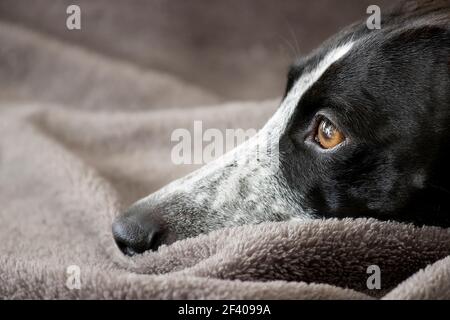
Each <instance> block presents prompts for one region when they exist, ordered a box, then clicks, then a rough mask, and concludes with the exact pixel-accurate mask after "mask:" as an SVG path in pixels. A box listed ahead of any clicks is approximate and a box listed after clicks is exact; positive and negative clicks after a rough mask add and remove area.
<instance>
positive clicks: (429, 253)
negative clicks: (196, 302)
mask: <svg viewBox="0 0 450 320" xmlns="http://www.w3.org/2000/svg"><path fill="white" fill-rule="evenodd" d="M0 38H1V43H2V46H1V47H0V61H1V64H0V66H1V67H0V73H1V77H0V79H1V82H0V84H1V85H0V93H1V96H0V98H1V99H0V204H1V206H0V208H1V209H0V297H1V298H7V299H11V298H39V299H50V298H81V299H91V298H150V299H166V298H172V299H183V298H189V299H197V298H213V299H371V298H383V299H439V298H443V299H444V298H445V299H450V258H449V257H448V255H449V254H450V230H449V229H440V228H434V227H423V228H417V227H413V226H411V225H404V224H400V223H393V222H378V221H376V220H371V219H369V220H366V219H359V220H351V219H344V220H323V221H322V220H317V221H310V222H293V221H292V222H283V223H264V224H261V225H257V226H243V227H238V228H233V229H224V230H217V231H215V232H213V233H211V234H208V235H201V236H199V237H197V238H194V239H187V240H183V241H179V242H176V243H174V244H172V245H171V246H163V247H161V248H160V249H159V251H158V252H150V253H146V254H144V255H141V256H136V257H134V258H128V257H125V256H123V255H122V254H121V252H120V251H119V250H118V248H117V247H116V245H115V243H114V241H113V239H112V235H111V223H112V220H113V219H114V217H115V216H116V215H118V214H119V213H120V211H121V210H123V209H124V208H125V207H126V206H128V205H129V204H131V203H132V202H133V201H135V200H137V199H139V198H140V197H142V196H145V195H147V194H148V193H150V192H152V191H154V190H156V189H158V188H159V187H161V186H163V185H164V184H165V183H167V182H169V181H170V180H172V179H175V178H176V177H180V176H182V175H183V174H185V173H187V172H189V171H191V170H193V169H194V168H193V167H190V166H175V165H174V164H172V162H171V161H170V151H171V148H172V147H173V144H172V143H171V141H170V134H171V132H172V131H173V130H174V129H176V128H190V129H192V126H193V122H194V121H195V120H199V119H202V120H203V121H204V127H205V128H206V127H214V128H222V129H223V128H233V127H236V128H251V127H252V128H259V127H260V126H261V125H262V124H263V123H264V122H265V121H266V120H267V119H268V117H269V116H270V114H272V113H273V111H274V110H275V109H276V107H277V103H278V102H277V101H276V100H273V101H264V102H246V103H243V102H234V103H229V104H216V98H215V96H214V94H211V93H209V92H207V91H206V90H204V89H202V88H196V87H194V86H191V85H188V84H186V83H184V82H183V81H181V80H179V79H176V78H173V77H171V76H169V75H163V74H161V73H160V72H154V71H152V70H149V69H147V70H145V72H144V71H140V70H137V69H134V68H133V67H132V66H129V65H126V64H123V63H121V62H118V61H115V60H113V59H103V58H101V57H99V56H97V55H96V54H95V53H92V52H89V51H84V50H82V49H79V48H76V47H73V48H72V47H70V46H62V45H61V44H59V43H58V42H57V41H54V40H53V39H47V38H45V37H43V36H42V35H37V34H34V33H33V32H29V31H26V30H23V29H21V28H18V27H16V26H12V25H8V24H2V25H1V28H0ZM41 38H42V39H41ZM18 66H20V68H18ZM64 75H65V76H64ZM8 79H9V80H8ZM64 79H67V82H66V81H65V80H64ZM68 83H69V84H70V85H68ZM132 83H133V84H139V85H131V84H132ZM117 86H119V87H121V88H123V86H128V88H129V95H127V96H121V95H119V94H117V91H116V90H115V88H116V87H117ZM147 89H148V90H147ZM120 99H122V100H120ZM178 103H179V105H178ZM143 105H147V108H145V109H144V108H141V107H142V106H143ZM121 106H122V107H121ZM125 106H127V107H125ZM138 109H139V111H136V110H138ZM133 110H134V111H133ZM446 257H447V258H446ZM72 265H76V266H78V267H79V268H80V272H81V273H80V276H81V278H80V279H81V287H80V289H69V288H68V287H67V286H66V283H67V280H68V277H69V274H68V273H67V268H68V267H69V266H72ZM370 265H377V266H379V267H380V270H381V290H369V289H368V288H367V284H366V282H367V279H368V277H369V276H370V274H368V273H367V268H368V267H369V266H370Z"/></svg>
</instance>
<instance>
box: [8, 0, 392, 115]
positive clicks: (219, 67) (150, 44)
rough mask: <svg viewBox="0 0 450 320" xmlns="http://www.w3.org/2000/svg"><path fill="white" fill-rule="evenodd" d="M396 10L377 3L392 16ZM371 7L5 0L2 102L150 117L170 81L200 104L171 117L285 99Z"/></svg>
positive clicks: (176, 100) (251, 1)
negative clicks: (291, 72)
mask: <svg viewBox="0 0 450 320" xmlns="http://www.w3.org/2000/svg"><path fill="white" fill-rule="evenodd" d="M388 3H389V1H387V0H377V1H376V4H377V5H379V6H380V7H381V8H382V10H383V8H385V7H386V5H387V4H388ZM70 4H77V5H79V6H80V7H81V25H82V29H81V30H73V31H69V30H68V29H67V28H66V23H65V22H66V18H67V14H66V8H67V6H69V5H70ZM370 4H374V2H373V1H372V0H339V1H337V0H283V1H274V0H246V1H242V0H226V1H224V0H208V1H206V0H189V1H182V0H114V1H110V0H77V1H73V0H70V1H67V0H58V1H55V0H33V1H32V2H30V1H28V0H0V23H1V24H0V43H1V44H2V45H1V47H0V88H1V89H0V97H1V98H3V99H27V98H30V97H32V98H33V99H35V100H44V101H46V102H48V101H50V102H63V103H65V104H71V105H73V106H75V107H77V108H89V106H90V105H94V104H95V105H98V104H101V102H102V101H107V102H108V104H109V108H114V104H117V105H119V104H121V105H122V107H123V106H124V105H127V106H129V108H131V109H142V108H146V105H147V101H146V96H148V95H150V94H152V95H154V94H158V92H162V91H164V90H165V89H164V88H165V84H164V81H166V82H167V81H168V82H170V81H177V82H178V83H182V84H183V85H185V86H186V88H187V89H189V90H190V92H191V93H192V95H193V96H194V97H190V98H189V99H187V100H186V101H185V100H183V91H180V92H179V93H178V94H177V93H173V94H172V98H167V97H165V98H164V99H163V98H161V99H162V101H161V103H160V105H161V106H165V107H171V106H174V105H190V104H195V103H200V104H211V103H216V102H222V101H229V100H260V99H266V98H270V97H276V96H279V95H281V94H282V91H283V87H284V85H285V76H286V70H287V67H288V65H289V64H290V63H291V62H292V61H293V60H294V58H295V57H296V56H298V55H301V54H305V53H308V52H309V51H310V50H311V49H313V48H314V47H316V46H318V45H319V44H320V43H321V42H322V41H323V40H325V39H326V38H327V37H329V36H331V35H332V34H334V33H335V32H337V31H338V30H339V29H340V28H342V27H344V26H346V25H347V24H349V23H351V22H354V21H355V20H358V19H362V18H364V17H366V16H367V15H366V8H367V6H368V5H370ZM68 47H69V49H70V50H69V49H68ZM37 57H39V58H37ZM146 70H152V72H153V73H152V74H153V75H154V72H160V73H161V74H160V75H165V77H162V80H161V81H160V82H159V85H160V87H158V88H155V86H153V87H152V88H146V83H147V82H148V79H147V78H148V77H149V75H148V74H146ZM146 79H147V80H146ZM49 88H51V89H49ZM94 88H95V91H93V90H94ZM146 90H148V93H147V94H146ZM158 90H159V91H158ZM80 92H83V93H84V94H83V95H82V96H80ZM162 96H163V95H162ZM189 96H191V95H189ZM93 101H94V102H93ZM111 101H113V102H111ZM151 101H152V104H154V98H152V99H151Z"/></svg>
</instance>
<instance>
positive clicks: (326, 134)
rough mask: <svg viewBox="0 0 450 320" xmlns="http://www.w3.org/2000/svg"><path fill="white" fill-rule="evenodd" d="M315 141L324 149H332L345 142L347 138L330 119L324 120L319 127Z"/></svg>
mask: <svg viewBox="0 0 450 320" xmlns="http://www.w3.org/2000/svg"><path fill="white" fill-rule="evenodd" d="M315 140H316V141H317V143H318V144H320V146H321V147H322V148H324V149H332V148H334V147H336V146H337V145H339V144H341V143H342V142H343V141H344V140H345V136H344V135H343V134H342V132H341V131H339V130H338V129H337V128H336V127H335V125H334V124H332V123H331V121H329V120H328V119H322V120H321V121H320V122H319V126H318V127H317V133H316V136H315Z"/></svg>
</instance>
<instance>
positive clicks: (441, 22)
mask: <svg viewBox="0 0 450 320" xmlns="http://www.w3.org/2000/svg"><path fill="white" fill-rule="evenodd" d="M382 19H383V20H382V27H381V29H379V30H369V29H368V28H367V26H366V23H365V21H363V22H359V23H355V24H353V25H351V26H349V27H347V28H345V29H344V30H342V31H341V32H340V33H338V34H337V35H335V36H334V37H332V38H331V39H329V40H327V41H326V42H325V43H324V44H323V45H322V46H321V47H319V48H318V49H316V50H315V51H313V52H312V53H311V54H310V55H309V56H306V57H303V58H300V59H299V60H298V61H296V62H295V63H294V64H293V65H292V67H291V68H290V71H289V73H288V77H287V78H288V79H287V85H286V91H285V94H284V97H283V99H282V102H281V105H280V107H279V108H278V110H277V111H276V112H275V113H274V115H273V117H272V118H271V119H270V120H269V121H268V122H267V124H266V125H265V126H264V127H263V129H262V130H261V131H260V132H259V133H258V134H256V135H255V136H253V137H252V138H251V139H249V140H248V141H246V142H245V143H244V144H242V145H240V146H238V147H237V148H236V149H234V150H232V151H231V152H230V153H227V154H225V155H224V156H223V157H222V158H220V159H218V160H216V161H213V162H211V163H208V164H207V165H205V166H204V167H202V168H200V169H199V170H197V171H195V172H193V173H191V174H189V175H188V176H186V177H184V178H182V179H179V180H176V181H174V182H172V183H170V184H169V185H167V186H166V187H163V188H162V189H161V190H159V191H157V192H156V193H154V194H151V195H150V196H148V197H146V198H143V199H141V200H139V201H137V202H136V203H135V204H134V205H132V206H131V207H130V208H129V209H128V210H126V211H125V212H124V213H123V214H121V215H120V216H119V217H118V218H116V220H115V221H114V223H113V226H112V232H113V236H114V238H115V241H116V243H117V245H118V247H119V248H120V249H121V250H122V252H123V253H124V254H126V255H130V256H131V255H134V254H139V253H142V252H145V251H147V250H157V248H158V247H159V246H161V245H162V244H170V243H172V242H174V241H176V240H179V239H183V238H187V237H193V236H197V235H199V234H202V233H207V232H210V231H212V230H216V229H219V228H224V227H232V226H239V225H244V224H257V223H261V222H265V221H287V220H299V221H303V220H307V219H325V218H332V217H333V218H344V217H351V218H357V217H373V218H376V219H379V220H395V221H400V222H405V223H413V224H416V225H435V226H443V227H449V226H450V201H449V199H450V165H449V163H450V160H449V157H448V156H447V150H450V1H448V0H446V1H419V2H417V1H406V2H404V3H402V4H400V5H399V6H398V7H397V8H396V9H394V11H392V12H391V13H389V14H386V15H383V16H382ZM268 139H270V143H271V145H273V146H276V148H277V150H278V152H277V153H268V152H267V153H264V152H263V153H261V152H259V153H258V155H257V156H258V161H241V160H246V159H247V160H251V159H253V158H254V157H256V154H257V148H256V146H258V145H260V144H264V143H267V142H268V141H267V140H268ZM274 157H277V158H276V159H275V158H274ZM275 160H276V161H277V163H278V165H277V166H276V168H275V167H274V166H273V165H272V164H273V163H274V161H275Z"/></svg>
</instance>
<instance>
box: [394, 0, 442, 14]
mask: <svg viewBox="0 0 450 320" xmlns="http://www.w3.org/2000/svg"><path fill="white" fill-rule="evenodd" d="M449 9H450V0H404V1H401V2H400V3H399V4H397V5H396V6H394V7H393V9H392V12H391V16H392V17H397V16H403V17H404V16H419V15H425V14H429V13H433V12H436V11H441V10H447V11H448V10H449Z"/></svg>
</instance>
